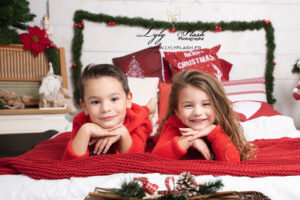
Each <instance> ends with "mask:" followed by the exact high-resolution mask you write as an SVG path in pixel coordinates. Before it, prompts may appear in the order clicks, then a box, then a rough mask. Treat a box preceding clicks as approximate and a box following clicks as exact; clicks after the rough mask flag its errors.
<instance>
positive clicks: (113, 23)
mask: <svg viewBox="0 0 300 200" xmlns="http://www.w3.org/2000/svg"><path fill="white" fill-rule="evenodd" d="M107 25H108V26H114V25H116V23H115V22H114V21H109V22H108V23H107Z"/></svg>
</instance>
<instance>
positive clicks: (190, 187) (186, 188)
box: [176, 172, 198, 197]
mask: <svg viewBox="0 0 300 200" xmlns="http://www.w3.org/2000/svg"><path fill="white" fill-rule="evenodd" d="M180 176H181V177H179V179H178V180H177V182H176V184H177V186H176V189H177V190H182V191H183V192H185V193H186V194H187V195H188V196H189V197H192V196H196V195H197V189H198V184H197V182H196V180H195V178H194V176H193V175H191V173H190V172H183V173H181V174H180Z"/></svg>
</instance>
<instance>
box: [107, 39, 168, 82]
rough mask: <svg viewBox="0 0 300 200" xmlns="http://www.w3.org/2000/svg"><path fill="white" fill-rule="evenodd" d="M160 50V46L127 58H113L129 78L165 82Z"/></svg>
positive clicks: (115, 63)
mask: <svg viewBox="0 0 300 200" xmlns="http://www.w3.org/2000/svg"><path fill="white" fill-rule="evenodd" d="M159 48H160V44H159V45H157V46H155V47H149V48H146V49H143V50H140V51H137V52H134V53H132V54H128V55H126V56H122V57H118V58H113V59H112V61H113V63H114V65H116V66H117V67H118V68H119V69H121V70H122V71H123V72H124V73H125V74H126V75H127V76H128V77H136V78H144V77H158V78H159V80H160V81H164V80H163V75H162V72H163V70H162V58H161V54H160V51H159Z"/></svg>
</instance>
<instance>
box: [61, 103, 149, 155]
mask: <svg viewBox="0 0 300 200" xmlns="http://www.w3.org/2000/svg"><path fill="white" fill-rule="evenodd" d="M91 122H92V121H91V119H90V117H89V116H88V115H85V114H84V111H82V112H80V113H79V114H78V115H76V116H75V117H74V119H73V129H72V138H71V139H70V140H69V142H68V144H67V147H66V149H65V152H64V154H63V158H62V160H70V159H74V158H82V157H88V156H89V149H87V150H86V153H85V154H84V155H81V156H78V155H76V154H75V153H74V152H73V150H72V141H73V139H74V137H75V136H76V134H77V133H78V131H79V129H80V127H81V126H82V125H83V124H85V123H91ZM123 125H124V126H125V127H126V128H127V130H128V132H129V133H130V136H131V139H132V145H131V147H130V148H129V150H128V152H127V153H143V152H145V147H146V141H147V139H148V137H149V135H150V134H151V132H152V123H151V121H150V119H149V109H148V107H147V106H139V105H138V104H134V103H132V107H131V108H130V109H126V116H125V119H124V122H123ZM110 152H111V153H117V150H116V148H115V145H113V146H112V147H111V148H110Z"/></svg>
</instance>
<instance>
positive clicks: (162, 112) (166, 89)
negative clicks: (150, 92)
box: [157, 82, 172, 124]
mask: <svg viewBox="0 0 300 200" xmlns="http://www.w3.org/2000/svg"><path fill="white" fill-rule="evenodd" d="M171 86H172V85H171V84H170V83H162V82H159V83H158V89H159V106H158V121H157V124H160V123H161V122H162V120H163V119H164V118H165V116H166V114H167V111H168V105H169V96H170V93H171Z"/></svg>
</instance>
